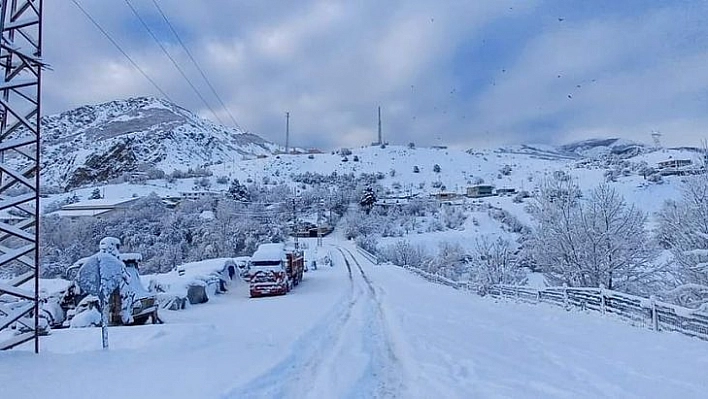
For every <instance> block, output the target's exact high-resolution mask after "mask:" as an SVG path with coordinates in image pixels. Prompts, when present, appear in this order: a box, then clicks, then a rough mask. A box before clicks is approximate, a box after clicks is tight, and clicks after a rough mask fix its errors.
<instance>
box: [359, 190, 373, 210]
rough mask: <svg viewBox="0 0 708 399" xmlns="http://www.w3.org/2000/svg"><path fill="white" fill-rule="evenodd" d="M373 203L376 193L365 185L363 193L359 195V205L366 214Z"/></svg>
mask: <svg viewBox="0 0 708 399" xmlns="http://www.w3.org/2000/svg"><path fill="white" fill-rule="evenodd" d="M374 203H376V193H374V190H373V189H372V188H371V187H367V188H366V190H364V194H363V195H362V196H361V200H359V205H360V206H361V208H362V209H364V212H366V214H367V215H368V214H369V212H371V208H372V207H373V206H374Z"/></svg>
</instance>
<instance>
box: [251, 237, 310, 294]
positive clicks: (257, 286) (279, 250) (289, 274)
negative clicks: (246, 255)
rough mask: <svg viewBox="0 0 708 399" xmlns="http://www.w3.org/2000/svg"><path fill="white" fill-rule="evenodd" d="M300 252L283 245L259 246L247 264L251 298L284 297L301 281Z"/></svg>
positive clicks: (301, 259) (301, 263)
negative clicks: (289, 249)
mask: <svg viewBox="0 0 708 399" xmlns="http://www.w3.org/2000/svg"><path fill="white" fill-rule="evenodd" d="M303 269H304V262H303V256H302V252H297V251H288V250H287V249H286V247H285V244H283V243H272V244H261V245H259V246H258V249H257V250H256V252H255V253H254V254H253V256H251V259H250V261H249V263H248V273H249V277H250V293H251V297H258V296H264V295H285V294H287V293H288V292H289V291H290V290H291V289H292V287H293V286H295V285H298V284H299V283H300V281H301V280H302V273H303Z"/></svg>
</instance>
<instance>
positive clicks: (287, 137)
mask: <svg viewBox="0 0 708 399" xmlns="http://www.w3.org/2000/svg"><path fill="white" fill-rule="evenodd" d="M289 148H290V112H286V113H285V153H286V154H289V153H290V151H289Z"/></svg>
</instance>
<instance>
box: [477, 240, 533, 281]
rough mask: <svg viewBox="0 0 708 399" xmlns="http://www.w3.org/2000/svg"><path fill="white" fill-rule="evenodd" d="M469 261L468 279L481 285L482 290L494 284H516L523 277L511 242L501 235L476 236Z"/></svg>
mask: <svg viewBox="0 0 708 399" xmlns="http://www.w3.org/2000/svg"><path fill="white" fill-rule="evenodd" d="M469 263H470V265H469V280H470V281H471V282H473V283H474V284H475V285H477V286H478V287H481V288H482V292H485V288H486V287H489V286H491V285H494V284H517V283H519V282H520V281H521V280H522V279H523V277H524V273H523V271H522V268H521V267H519V264H518V262H517V259H516V256H515V255H514V251H513V248H512V246H511V243H510V242H509V241H507V240H504V239H502V238H501V237H498V238H496V239H492V238H490V237H487V236H482V237H480V238H478V239H477V240H476V241H475V245H474V248H473V250H472V253H471V254H470V261H469Z"/></svg>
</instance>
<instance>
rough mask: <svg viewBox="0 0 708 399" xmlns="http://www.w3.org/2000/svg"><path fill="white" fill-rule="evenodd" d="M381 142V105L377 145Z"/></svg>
mask: <svg viewBox="0 0 708 399" xmlns="http://www.w3.org/2000/svg"><path fill="white" fill-rule="evenodd" d="M381 144H383V140H382V139H381V107H379V145H381Z"/></svg>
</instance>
